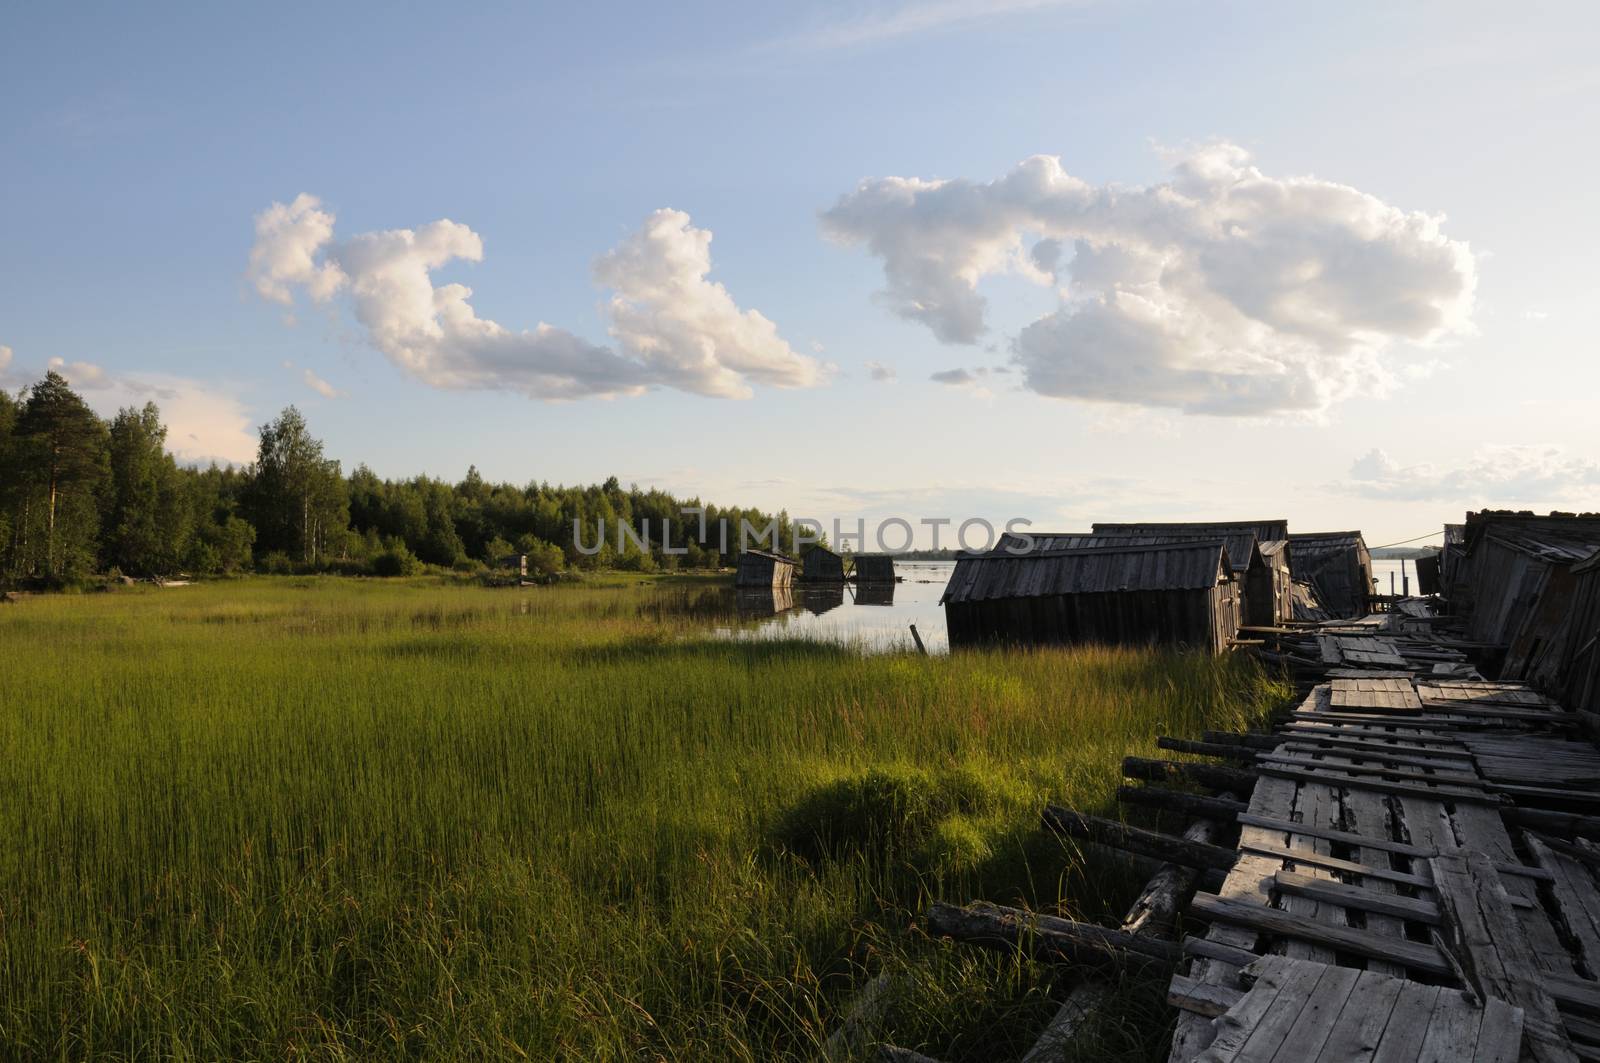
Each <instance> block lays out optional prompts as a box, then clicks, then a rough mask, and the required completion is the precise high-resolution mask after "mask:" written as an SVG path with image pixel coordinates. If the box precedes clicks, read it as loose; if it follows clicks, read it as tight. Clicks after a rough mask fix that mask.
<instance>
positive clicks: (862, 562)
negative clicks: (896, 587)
mask: <svg viewBox="0 0 1600 1063" xmlns="http://www.w3.org/2000/svg"><path fill="white" fill-rule="evenodd" d="M855 576H856V582H857V583H893V582H894V558H893V557H892V556H890V555H889V554H857V555H855Z"/></svg>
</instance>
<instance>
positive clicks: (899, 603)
mask: <svg viewBox="0 0 1600 1063" xmlns="http://www.w3.org/2000/svg"><path fill="white" fill-rule="evenodd" d="M894 569H895V574H896V575H898V576H899V577H900V582H899V583H895V584H890V585H884V586H877V587H874V586H866V587H857V586H856V585H854V584H835V585H832V586H813V585H805V584H799V583H797V584H795V585H794V587H793V588H791V589H789V590H780V591H752V590H735V589H734V588H733V587H712V588H698V589H695V590H692V591H677V592H668V594H667V595H666V596H664V597H663V598H662V599H658V600H657V601H656V602H655V603H654V604H653V605H652V606H651V607H650V608H662V609H665V610H668V611H671V612H673V613H677V614H680V615H682V614H685V613H687V614H690V615H695V616H701V617H704V618H705V619H706V620H707V621H708V622H709V623H710V624H711V626H712V628H713V630H715V631H716V632H717V633H718V634H720V635H722V636H723V637H725V638H736V639H764V638H785V637H788V638H796V637H798V638H814V639H824V640H827V641H830V642H839V643H843V644H846V645H851V646H859V647H861V648H863V649H866V650H868V651H871V652H875V653H887V652H891V651H895V650H911V649H915V648H916V647H915V644H914V643H913V642H912V641H911V625H912V624H915V625H917V633H918V634H920V635H921V636H922V642H923V644H924V645H925V646H927V647H928V652H929V653H948V652H949V651H950V639H949V636H948V635H947V634H946V632H945V626H944V610H943V609H941V608H940V607H939V596H940V595H941V594H943V593H944V587H945V584H946V583H948V582H949V581H950V573H951V572H952V571H953V570H954V569H955V562H953V561H896V562H895V566H894Z"/></svg>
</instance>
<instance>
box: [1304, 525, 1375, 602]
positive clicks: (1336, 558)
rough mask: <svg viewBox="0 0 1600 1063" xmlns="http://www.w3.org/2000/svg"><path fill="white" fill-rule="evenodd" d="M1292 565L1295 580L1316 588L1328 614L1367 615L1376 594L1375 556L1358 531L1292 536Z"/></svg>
mask: <svg viewBox="0 0 1600 1063" xmlns="http://www.w3.org/2000/svg"><path fill="white" fill-rule="evenodd" d="M1289 551H1290V554H1289V567H1290V571H1291V572H1292V573H1293V575H1294V578H1295V579H1301V580H1305V581H1306V582H1308V583H1310V584H1311V585H1312V587H1314V588H1315V589H1316V592H1317V600H1318V601H1319V602H1320V603H1321V605H1322V607H1323V608H1324V609H1326V610H1327V611H1328V614H1329V615H1330V616H1333V617H1337V618H1341V619H1349V618H1352V617H1359V616H1365V615H1366V614H1367V598H1368V597H1369V596H1370V595H1371V594H1372V555H1371V554H1369V553H1367V543H1366V540H1365V539H1363V538H1362V537H1361V533H1360V532H1358V531H1341V532H1308V533H1304V534H1299V535H1291V536H1289Z"/></svg>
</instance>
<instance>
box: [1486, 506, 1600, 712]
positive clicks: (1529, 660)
mask: <svg viewBox="0 0 1600 1063" xmlns="http://www.w3.org/2000/svg"><path fill="white" fill-rule="evenodd" d="M1597 550H1600V520H1586V519H1583V518H1577V517H1535V516H1532V515H1530V514H1515V515H1510V514H1507V515H1501V514H1484V515H1481V516H1480V515H1476V514H1470V515H1469V518H1468V522H1467V542H1466V547H1465V550H1464V551H1463V554H1462V556H1461V557H1460V559H1459V560H1458V562H1457V564H1456V580H1457V587H1458V588H1459V589H1460V590H1461V591H1462V592H1463V593H1462V594H1461V595H1460V601H1459V603H1457V604H1458V605H1459V606H1461V608H1460V610H1459V611H1460V612H1461V613H1463V614H1464V615H1465V616H1466V617H1467V637H1468V638H1470V639H1473V640H1475V641H1478V642H1489V643H1496V644H1499V645H1503V646H1505V647H1507V654H1506V660H1505V664H1504V666H1503V668H1502V671H1501V675H1502V677H1504V678H1510V679H1534V680H1537V681H1540V682H1541V683H1542V684H1543V685H1549V684H1550V683H1551V682H1552V681H1553V680H1554V679H1555V671H1556V670H1557V669H1558V668H1559V662H1560V661H1561V660H1562V658H1563V656H1564V650H1565V640H1566V634H1567V627H1568V620H1569V616H1570V610H1569V605H1570V604H1571V601H1572V594H1573V591H1574V589H1575V578H1574V574H1573V572H1572V569H1573V568H1574V567H1575V566H1577V565H1578V564H1580V563H1581V562H1584V561H1587V560H1588V559H1589V558H1590V557H1592V556H1594V554H1595V552H1596V551H1597Z"/></svg>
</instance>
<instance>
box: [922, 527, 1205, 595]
mask: <svg viewBox="0 0 1600 1063" xmlns="http://www.w3.org/2000/svg"><path fill="white" fill-rule="evenodd" d="M1228 571H1229V565H1228V551H1227V548H1226V547H1225V546H1224V545H1223V544H1222V543H1221V542H1216V541H1213V542H1189V543H1179V544H1173V545H1162V546H1108V547H1100V548H1096V549H1088V550H1039V551H1035V552H1033V553H1027V554H1020V555H1018V554H1011V553H1007V552H1005V551H1003V550H992V551H989V552H988V553H983V554H959V555H957V558H956V570H955V572H954V573H952V574H951V577H950V582H949V584H948V585H947V586H946V587H945V591H944V596H943V597H942V598H940V599H939V601H940V604H948V603H950V602H978V601H989V600H993V599H996V598H1039V597H1046V596H1050V595H1058V594H1104V593H1117V592H1122V591H1183V590H1202V589H1209V588H1211V587H1215V586H1216V585H1217V583H1218V582H1220V581H1222V580H1224V579H1226V578H1227V574H1228Z"/></svg>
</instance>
